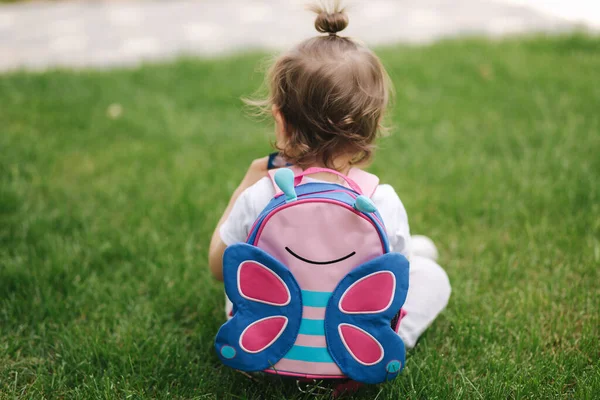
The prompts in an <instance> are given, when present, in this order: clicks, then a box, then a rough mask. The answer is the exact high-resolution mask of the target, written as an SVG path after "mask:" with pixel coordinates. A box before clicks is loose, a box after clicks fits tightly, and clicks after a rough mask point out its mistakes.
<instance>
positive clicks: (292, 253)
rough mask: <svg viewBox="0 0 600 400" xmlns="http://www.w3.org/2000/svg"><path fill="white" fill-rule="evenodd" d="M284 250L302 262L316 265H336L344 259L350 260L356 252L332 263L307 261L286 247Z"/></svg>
mask: <svg viewBox="0 0 600 400" xmlns="http://www.w3.org/2000/svg"><path fill="white" fill-rule="evenodd" d="M285 249H286V250H287V252H288V253H290V254H291V255H293V256H294V257H296V258H297V259H298V260H302V261H304V262H307V263H309V264H317V265H325V264H334V263H337V262H340V261H344V260H345V259H347V258H350V257H352V256H353V255H355V254H356V252H355V251H353V252H352V253H350V254H347V255H345V256H344V257H342V258H338V259H337V260H332V261H313V260H309V259H307V258H304V257H300V256H299V255H298V254H296V253H294V252H293V251H292V250H291V249H290V248H289V247H287V246H286V247H285Z"/></svg>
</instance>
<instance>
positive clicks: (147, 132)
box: [0, 35, 600, 399]
mask: <svg viewBox="0 0 600 400" xmlns="http://www.w3.org/2000/svg"><path fill="white" fill-rule="evenodd" d="M378 53H379V54H380V55H381V57H382V59H383V61H384V63H385V65H386V66H387V68H388V71H389V73H390V75H391V76H392V79H393V80H394V83H395V86H396V91H397V94H396V99H395V102H394V105H393V107H392V109H391V113H390V118H389V120H388V123H389V124H390V125H392V127H393V129H392V133H391V135H390V136H389V137H387V138H384V139H382V140H381V141H380V149H379V152H378V154H377V157H376V160H375V162H374V164H373V165H372V167H371V171H373V172H375V173H377V174H378V175H379V176H380V177H381V179H382V180H383V181H384V182H388V183H391V184H393V185H394V186H395V187H396V189H397V191H398V193H399V194H400V197H401V198H402V199H403V201H404V203H405V205H406V208H407V210H408V213H409V218H410V222H411V228H412V231H413V232H414V233H422V234H427V235H429V236H431V237H432V238H433V239H434V240H435V241H436V243H437V244H438V246H439V249H440V254H441V259H440V263H441V264H442V265H443V266H444V267H445V268H446V269H447V271H448V274H449V276H450V279H451V282H452V285H453V296H452V298H451V300H450V304H449V306H448V308H447V310H446V311H445V312H444V313H443V314H442V316H441V317H440V318H439V319H438V320H437V321H436V322H435V324H434V325H433V326H432V327H431V328H430V329H429V330H428V331H427V332H426V334H425V335H424V336H423V338H422V339H421V341H420V342H419V344H418V345H417V347H416V348H415V349H414V350H413V351H411V352H410V353H409V355H408V359H407V367H406V369H405V371H404V373H403V374H402V375H401V376H400V377H399V378H398V379H397V380H396V381H395V382H393V383H388V384H384V385H380V386H372V387H367V388H363V389H362V390H361V391H360V392H359V393H358V395H357V398H365V399H367V398H369V399H371V398H374V397H376V396H377V398H378V399H398V398H419V399H423V398H427V399H434V398H438V399H447V398H475V399H477V398H479V399H490V398H503V399H506V398H578V399H579V398H588V399H591V398H593V397H596V396H598V393H600V344H599V337H600V312H599V311H598V310H599V309H600V285H599V282H600V273H599V269H600V176H599V175H600V112H599V110H600V84H599V82H598V78H599V76H598V71H600V39H594V38H587V37H584V36H578V35H576V36H564V37H557V38H521V39H508V40H504V41H499V42H494V41H492V42H490V41H485V40H476V39H468V40H464V39H462V40H454V41H446V42H441V43H438V44H435V45H431V46H426V47H389V48H383V49H379V51H378ZM263 58H264V55H261V54H250V55H241V56H235V57H232V58H226V59H219V60H210V61H207V60H205V61H203V60H194V59H183V60H179V61H177V62H174V63H167V64H159V65H147V66H143V67H141V68H137V69H134V70H126V69H123V70H110V71H85V72H71V71H51V72H47V73H25V72H17V73H11V74H5V75H0V398H7V399H8V398H10V399H12V398H31V399H38V398H132V399H136V398H157V399H173V398H201V399H222V398H236V399H251V398H252V399H258V398H265V399H267V398H278V399H282V398H298V399H299V398H305V399H312V398H314V397H313V396H312V395H310V394H302V393H300V392H299V391H298V390H297V389H296V385H295V383H294V382H290V381H281V380H279V379H271V380H267V379H261V380H259V381H258V382H253V381H250V380H248V379H247V378H245V377H244V376H242V375H240V374H238V373H236V372H234V371H232V370H229V369H227V368H225V367H222V366H221V365H220V364H219V362H218V360H217V357H216V355H215V354H214V352H213V349H212V339H213V336H214V334H215V332H216V331H217V329H218V327H219V326H220V324H221V323H222V322H223V312H222V308H223V295H222V287H221V286H220V285H219V284H217V283H215V282H214V281H213V280H212V279H211V278H210V276H209V273H208V269H207V265H206V264H207V263H206V259H207V250H208V242H209V238H210V235H211V232H212V229H213V227H214V225H215V223H216V221H217V220H218V218H219V216H220V213H221V212H222V211H223V209H224V207H225V205H226V203H227V201H228V197H229V195H230V194H231V192H232V191H233V189H234V188H235V187H236V185H237V183H238V181H239V180H240V179H241V177H242V176H243V174H244V170H245V168H246V166H247V165H248V163H249V162H250V161H251V160H252V159H253V158H256V157H260V156H262V155H264V154H266V153H268V152H269V151H270V147H269V134H270V132H271V131H272V128H271V127H270V126H269V124H268V122H266V121H263V122H261V121H255V120H253V119H251V118H249V117H248V116H247V115H245V113H244V111H243V109H242V104H241V102H240V100H239V98H240V96H244V95H250V94H252V93H253V91H254V90H255V89H256V88H257V87H258V86H259V85H260V83H261V81H262V75H261V73H260V72H259V71H257V69H256V67H257V65H259V64H260V63H261V60H262V59H263ZM111 105H112V106H111ZM322 397H323V396H322ZM323 398H325V397H323ZM596 398H597V397H596Z"/></svg>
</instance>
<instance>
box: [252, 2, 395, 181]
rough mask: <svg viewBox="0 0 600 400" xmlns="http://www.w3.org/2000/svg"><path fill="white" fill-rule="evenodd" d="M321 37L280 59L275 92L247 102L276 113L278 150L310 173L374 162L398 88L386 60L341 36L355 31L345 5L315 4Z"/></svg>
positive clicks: (270, 77) (271, 77) (272, 79)
mask: <svg viewBox="0 0 600 400" xmlns="http://www.w3.org/2000/svg"><path fill="white" fill-rule="evenodd" d="M309 9H310V10H311V11H313V12H315V13H316V14H317V18H316V20H315V28H316V30H317V31H318V32H319V33H322V34H327V35H319V36H316V37H313V38H310V39H307V40H305V41H303V42H301V43H300V44H298V45H297V46H296V47H294V48H292V49H291V50H289V51H288V52H286V53H284V54H282V55H281V56H279V57H278V58H277V59H276V60H275V62H274V63H273V65H272V66H271V68H270V69H269V72H268V74H267V81H266V83H267V86H268V89H269V95H268V97H267V98H266V99H264V100H246V102H247V103H248V104H250V105H253V106H258V107H260V109H261V111H262V112H264V113H265V114H267V113H270V112H271V110H272V108H276V109H278V110H279V111H280V112H281V115H282V117H283V119H284V121H285V140H284V143H278V150H279V151H280V152H281V153H282V154H283V156H284V157H285V158H286V159H287V160H288V161H289V162H291V163H293V164H295V165H298V166H300V167H302V168H305V167H307V166H309V165H311V164H315V163H316V164H321V165H324V166H326V167H328V168H333V169H335V168H336V165H335V163H334V159H335V158H336V157H338V156H340V155H351V156H352V158H351V163H352V164H359V163H364V162H366V161H368V160H369V159H370V158H371V156H372V153H373V148H374V145H373V142H374V141H375V139H376V138H377V135H378V132H379V131H380V130H381V128H382V127H381V119H382V117H383V114H384V111H385V109H386V106H387V103H388V99H389V93H390V90H391V84H390V80H389V77H388V75H387V73H386V71H385V69H384V67H383V65H382V64H381V62H380V61H379V58H377V56H376V55H375V54H374V53H373V52H372V51H371V50H369V49H368V48H367V47H366V46H364V45H362V44H360V43H358V42H356V41H354V40H352V39H350V38H347V37H342V36H339V35H338V34H337V33H338V32H340V31H342V30H343V29H345V28H346V27H347V26H348V16H347V15H346V13H345V11H344V9H342V8H340V4H339V1H335V2H333V4H332V5H331V7H327V6H324V5H320V6H319V5H314V6H311V7H309Z"/></svg>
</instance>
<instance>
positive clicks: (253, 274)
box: [215, 167, 409, 383]
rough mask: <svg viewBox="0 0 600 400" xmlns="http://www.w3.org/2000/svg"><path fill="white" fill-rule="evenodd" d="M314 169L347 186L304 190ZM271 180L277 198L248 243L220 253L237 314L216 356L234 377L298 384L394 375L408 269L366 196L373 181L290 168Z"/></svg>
mask: <svg viewBox="0 0 600 400" xmlns="http://www.w3.org/2000/svg"><path fill="white" fill-rule="evenodd" d="M294 171H295V172H296V174H295V173H294ZM319 172H329V173H332V174H336V175H338V176H340V177H341V178H343V179H344V180H345V181H346V183H347V186H348V187H346V186H342V185H339V184H335V183H329V182H317V181H309V182H306V183H304V181H305V179H304V177H305V176H306V175H309V174H313V173H319ZM270 175H271V178H272V180H273V182H274V185H275V189H276V192H277V193H276V195H275V197H274V198H273V200H271V202H270V203H269V204H268V205H267V207H266V208H265V209H264V211H263V212H262V213H261V214H260V215H259V217H258V219H257V220H256V222H255V223H254V226H253V227H252V229H251V231H250V234H249V235H248V239H247V241H246V243H237V244H234V245H231V246H229V247H227V249H226V250H225V254H224V255H223V276H224V283H225V291H226V293H227V296H228V297H229V298H230V299H231V301H232V303H233V313H232V314H233V317H232V318H231V319H230V320H229V321H227V322H226V323H225V324H224V325H223V326H222V327H221V328H220V329H219V332H218V333H217V336H216V339H215V349H216V351H217V354H218V356H219V358H220V359H221V361H222V362H223V363H224V364H225V365H227V366H230V367H232V368H235V369H238V370H242V371H247V372H251V371H264V372H266V373H271V374H279V375H286V376H294V377H299V378H308V379H340V378H344V379H351V380H354V381H357V382H362V383H380V382H384V381H386V380H390V379H393V378H395V377H396V376H397V375H398V373H399V372H400V371H401V370H402V368H403V367H404V359H405V349H404V343H403V342H402V340H401V339H400V337H399V336H398V334H397V329H398V325H399V322H400V319H401V307H402V305H403V304H404V301H405V299H406V293H407V290H408V270H409V263H408V260H407V259H406V258H405V257H404V256H402V255H401V254H399V253H392V252H390V248H389V243H388V240H387V236H386V232H385V228H384V225H383V222H382V220H381V217H380V215H379V213H378V212H377V210H376V208H375V205H374V204H373V202H372V201H371V200H370V198H369V197H370V196H371V195H372V194H373V191H374V190H375V188H376V187H377V184H378V182H379V180H378V178H377V177H376V176H374V175H372V174H369V173H367V172H365V171H362V170H360V169H352V170H351V171H350V173H349V174H348V176H345V175H342V174H340V173H339V172H337V171H333V170H328V169H323V168H309V169H307V170H306V171H302V170H300V169H298V168H296V167H292V169H288V168H281V169H278V170H276V171H275V172H273V171H270Z"/></svg>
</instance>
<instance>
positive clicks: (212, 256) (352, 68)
mask: <svg viewBox="0 0 600 400" xmlns="http://www.w3.org/2000/svg"><path fill="white" fill-rule="evenodd" d="M314 11H316V12H317V14H318V16H317V18H316V21H315V28H316V29H317V31H318V32H319V33H321V34H324V35H319V36H317V37H314V38H311V39H307V40H305V41H303V42H301V43H300V44H299V45H297V46H296V47H294V48H293V49H292V50H290V51H288V52H287V53H285V54H283V55H281V56H280V57H279V58H278V59H277V60H276V61H275V63H274V65H273V66H272V67H271V69H270V71H269V73H268V76H267V78H268V85H269V91H270V93H269V96H268V98H267V99H266V100H264V101H255V102H250V104H252V105H256V106H260V107H261V108H262V109H263V110H268V112H269V113H272V115H273V119H274V121H275V138H276V147H277V149H278V150H279V151H280V153H281V154H282V155H283V156H284V158H285V159H286V160H287V161H288V162H290V163H291V164H294V165H295V166H297V167H300V168H302V169H307V168H309V167H325V168H330V169H335V170H337V171H339V172H341V173H342V174H344V175H347V174H349V173H350V171H351V169H352V168H355V166H357V165H364V164H365V163H366V162H368V161H369V160H370V159H371V157H372V153H373V147H374V142H375V139H376V138H377V135H378V132H379V130H380V128H381V120H382V117H383V114H384V111H385V109H386V106H387V103H388V94H389V92H390V87H391V84H390V81H389V78H388V75H387V73H386V71H385V69H384V68H383V66H382V64H381V62H380V61H379V59H378V57H377V56H376V55H375V54H374V53H373V52H372V51H371V50H369V49H368V48H367V47H365V46H364V45H362V44H360V43H358V42H356V41H354V40H352V39H350V38H347V37H343V36H339V35H338V32H340V31H342V30H343V29H344V28H345V27H346V26H347V25H348V17H347V15H346V14H345V13H344V11H343V10H340V9H339V7H338V6H336V7H335V8H334V9H333V10H330V12H327V11H326V10H324V9H321V8H315V9H314ZM311 177H312V179H315V180H321V181H328V182H335V183H340V184H344V182H343V181H340V180H339V177H337V176H336V175H333V174H329V173H318V174H315V175H311ZM274 195H275V188H274V187H273V185H272V183H271V180H270V178H269V177H268V176H267V158H266V157H265V158H261V159H258V160H255V161H253V162H252V164H251V165H250V168H249V169H248V171H247V173H246V176H245V177H244V179H243V180H242V182H241V183H240V185H239V187H238V188H237V189H236V190H235V192H234V193H233V196H232V197H231V200H230V202H229V205H228V207H227V209H226V210H225V212H224V213H223V216H222V217H221V219H220V221H219V223H218V224H217V227H216V229H215V231H214V234H213V236H212V240H211V243H210V252H209V266H210V269H211V272H212V274H213V275H214V277H215V278H216V279H218V280H222V279H223V271H222V269H223V252H224V251H225V248H226V247H227V246H229V245H232V244H234V243H238V242H245V241H246V238H247V236H248V233H249V231H250V229H251V227H252V224H253V223H254V221H255V220H256V218H257V217H258V216H259V214H260V213H261V212H262V211H263V209H264V208H265V207H266V205H267V203H269V201H270V200H271V199H272V198H273V196H274ZM371 200H372V201H373V203H374V204H375V206H376V207H377V209H378V210H379V213H380V214H381V216H382V218H383V222H384V224H385V227H386V233H387V236H388V240H389V243H390V247H391V249H392V251H395V252H399V253H401V254H403V255H404V256H405V257H406V258H408V259H409V260H410V278H409V281H410V283H409V289H408V295H407V298H406V302H405V303H404V306H403V310H404V312H405V315H404V317H403V319H402V322H401V324H400V328H399V331H398V334H399V335H400V337H401V338H402V339H403V341H404V343H405V345H406V346H407V347H408V348H411V347H413V346H414V345H415V344H416V342H417V340H418V338H419V336H420V335H421V334H422V333H423V332H424V331H425V329H427V327H428V326H429V325H430V324H431V323H432V322H433V320H434V319H435V318H436V317H437V315H438V314H439V313H440V312H441V311H442V310H443V309H444V308H445V307H446V304H447V303H448V299H449V297H450V290H451V289H450V282H449V281H448V276H447V275H446V273H445V272H444V270H443V269H442V268H441V267H440V266H439V265H438V264H437V263H436V262H435V257H436V254H437V251H436V250H435V246H433V244H431V241H429V240H428V239H426V238H423V237H420V238H418V240H411V236H410V232H409V226H408V217H407V214H406V210H405V209H404V206H403V204H402V202H401V201H400V198H399V197H398V195H397V194H396V192H395V190H394V189H393V188H392V187H391V186H390V185H386V184H382V185H379V186H377V188H376V189H375V191H374V193H373V195H372V197H371ZM411 242H412V243H411ZM226 311H227V315H228V316H230V312H231V303H230V302H229V301H227V306H226Z"/></svg>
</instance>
